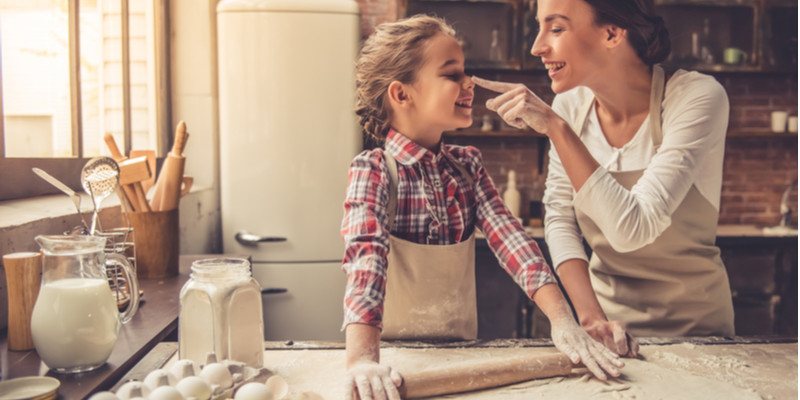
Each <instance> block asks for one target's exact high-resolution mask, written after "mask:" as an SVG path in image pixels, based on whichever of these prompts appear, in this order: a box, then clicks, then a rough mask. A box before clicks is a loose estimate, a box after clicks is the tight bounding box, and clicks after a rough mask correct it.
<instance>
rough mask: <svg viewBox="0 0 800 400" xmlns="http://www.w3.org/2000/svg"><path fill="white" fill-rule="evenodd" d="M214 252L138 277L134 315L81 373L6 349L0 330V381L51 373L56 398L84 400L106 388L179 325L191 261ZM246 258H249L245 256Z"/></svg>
mask: <svg viewBox="0 0 800 400" xmlns="http://www.w3.org/2000/svg"><path fill="white" fill-rule="evenodd" d="M211 257H217V256H215V255H183V256H180V274H179V275H178V276H176V277H174V278H168V279H141V280H139V289H141V290H143V291H144V297H142V299H141V300H142V302H141V303H140V304H139V310H138V311H137V312H136V315H135V316H134V317H133V319H131V321H130V322H128V323H127V324H124V325H122V327H121V328H120V331H119V335H118V338H117V343H116V345H115V346H114V351H113V352H112V353H111V356H110V357H109V359H108V361H107V362H106V364H105V365H103V366H102V367H100V368H98V369H96V370H94V371H90V372H84V373H80V374H57V373H54V372H52V371H50V370H48V369H47V367H46V366H45V365H44V363H42V362H41V359H40V358H39V354H38V353H36V350H30V351H8V349H7V343H6V340H7V333H8V332H7V330H3V331H2V332H0V367H2V371H1V372H0V377H2V380H8V379H12V378H19V377H24V376H50V377H53V378H56V379H58V380H59V381H61V387H59V389H58V393H59V399H69V400H72V399H84V398H87V397H89V396H90V395H91V394H92V393H95V392H98V391H102V390H108V389H109V388H111V387H112V386H113V385H114V384H115V383H116V382H117V381H118V380H120V378H121V377H122V376H123V375H125V373H127V372H128V370H130V369H131V367H133V366H134V365H136V363H137V362H139V361H140V360H141V359H142V357H144V356H145V355H147V354H148V353H149V352H150V351H151V350H152V349H153V348H154V347H156V345H157V344H158V343H160V342H161V341H163V340H165V339H166V338H169V337H170V335H171V334H173V333H174V332H176V331H177V328H178V313H179V310H180V301H179V297H178V295H179V294H180V290H181V288H182V287H183V284H184V283H186V281H187V280H189V273H190V271H191V265H192V262H193V261H195V260H199V259H203V258H211ZM244 258H249V257H244Z"/></svg>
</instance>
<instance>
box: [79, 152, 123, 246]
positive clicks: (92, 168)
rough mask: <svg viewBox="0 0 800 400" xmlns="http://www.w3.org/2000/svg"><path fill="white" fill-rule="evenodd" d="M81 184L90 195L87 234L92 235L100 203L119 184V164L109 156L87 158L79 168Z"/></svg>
mask: <svg viewBox="0 0 800 400" xmlns="http://www.w3.org/2000/svg"><path fill="white" fill-rule="evenodd" d="M81 185H83V189H84V190H86V193H89V196H91V197H92V203H93V206H94V212H93V214H92V226H91V228H89V234H90V235H94V232H95V230H96V228H97V225H98V212H99V211H100V203H101V202H102V201H103V200H105V198H106V197H108V196H109V195H110V194H111V193H114V191H116V190H117V187H118V185H119V165H118V164H117V162H116V161H114V159H112V158H111V157H95V158H93V159H91V160H89V162H87V163H86V165H84V167H83V170H81Z"/></svg>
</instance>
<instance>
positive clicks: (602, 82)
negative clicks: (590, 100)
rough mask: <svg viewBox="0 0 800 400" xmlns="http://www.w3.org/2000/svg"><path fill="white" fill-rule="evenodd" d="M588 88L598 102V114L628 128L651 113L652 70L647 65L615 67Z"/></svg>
mask: <svg viewBox="0 0 800 400" xmlns="http://www.w3.org/2000/svg"><path fill="white" fill-rule="evenodd" d="M598 75H599V76H602V77H603V79H598V81H597V82H593V83H591V84H590V85H587V86H588V87H589V89H591V91H592V92H593V93H594V95H595V97H596V98H597V106H598V111H599V110H602V113H603V114H604V115H606V116H607V117H608V118H610V120H611V121H613V122H614V123H622V124H625V122H626V121H628V120H630V119H635V118H636V117H637V116H640V115H641V114H642V113H647V112H648V111H649V110H650V87H651V81H652V76H653V73H652V69H651V68H650V67H649V66H648V65H646V64H644V63H641V62H640V63H635V64H634V65H627V66H625V67H618V66H613V67H610V68H608V71H605V72H604V73H602V74H598Z"/></svg>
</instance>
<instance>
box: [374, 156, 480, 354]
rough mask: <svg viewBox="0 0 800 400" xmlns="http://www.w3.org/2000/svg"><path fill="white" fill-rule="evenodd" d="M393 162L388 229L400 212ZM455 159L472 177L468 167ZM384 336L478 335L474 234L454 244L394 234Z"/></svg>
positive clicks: (468, 337)
mask: <svg viewBox="0 0 800 400" xmlns="http://www.w3.org/2000/svg"><path fill="white" fill-rule="evenodd" d="M383 154H384V155H385V157H386V164H387V166H388V167H389V175H390V178H391V179H390V181H389V207H388V208H389V210H388V214H389V228H388V229H389V232H391V231H392V225H393V224H394V218H395V214H396V212H397V183H398V180H397V162H396V161H395V159H394V157H392V155H391V154H389V153H388V152H386V151H384V152H383ZM451 162H453V166H455V167H456V168H457V169H458V170H459V171H460V172H461V173H462V174H463V176H464V177H465V178H466V179H467V180H468V181H469V183H470V185H471V184H472V183H473V181H472V178H471V177H470V175H469V173H467V171H466V170H465V169H464V167H462V166H461V165H458V163H456V162H454V161H453V160H451ZM387 261H388V263H387V270H386V297H385V299H384V302H383V331H382V332H381V338H382V339H455V340H472V339H476V338H477V337H478V306H477V300H476V298H475V234H474V233H473V234H472V235H471V236H470V237H469V239H467V240H466V241H463V242H461V243H457V244H453V245H424V244H417V243H413V242H409V241H407V240H403V239H400V238H398V237H395V236H392V235H391V234H390V235H389V254H388V256H387Z"/></svg>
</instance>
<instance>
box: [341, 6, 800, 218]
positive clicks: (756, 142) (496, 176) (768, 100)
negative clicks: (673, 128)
mask: <svg viewBox="0 0 800 400" xmlns="http://www.w3.org/2000/svg"><path fill="white" fill-rule="evenodd" d="M357 1H358V3H359V5H360V6H361V11H362V33H363V34H364V35H365V36H366V35H368V34H369V33H370V32H372V30H373V28H374V27H375V25H377V24H380V23H381V22H385V21H394V20H396V19H397V4H398V3H397V2H398V1H403V0H357ZM467 73H472V74H475V75H478V76H480V77H483V78H487V79H493V80H500V81H505V82H520V83H524V84H525V85H527V86H528V87H529V88H531V89H532V90H533V91H534V92H535V93H537V94H538V95H539V96H540V97H542V99H543V100H545V101H546V102H548V103H552V101H553V97H554V93H553V91H552V90H551V89H550V81H549V78H548V77H547V75H546V73H545V72H544V71H530V72H519V71H467ZM714 77H715V78H716V79H717V80H718V81H719V82H720V83H721V84H722V85H723V87H724V88H725V90H726V91H727V93H728V96H729V99H730V103H731V110H730V116H731V117H730V123H729V131H730V134H729V136H728V139H727V141H726V149H725V165H724V169H723V182H722V199H721V209H720V219H719V221H720V223H721V224H756V225H775V224H777V223H778V222H779V221H780V211H779V208H780V202H781V196H782V194H783V192H784V189H785V188H786V186H787V185H788V184H789V183H790V182H792V181H793V180H797V171H798V170H797V150H798V147H797V135H787V136H774V135H770V113H771V112H772V111H777V110H781V111H788V112H790V114H791V115H797V112H798V108H797V87H798V86H797V75H796V74H758V73H720V74H715V75H714ZM491 97H493V94H492V93H490V92H489V91H486V90H483V89H480V88H479V89H477V90H476V93H475V101H474V102H473V104H474V105H473V107H474V108H473V119H474V121H475V122H474V124H473V127H478V126H480V124H481V122H482V121H481V119H482V118H483V116H484V115H487V114H488V115H490V116H491V117H492V118H493V119H494V122H495V126H496V127H498V128H500V129H513V128H510V127H508V126H507V125H505V124H504V123H503V122H502V121H500V120H499V117H498V116H497V114H495V113H493V112H489V111H488V110H486V108H485V106H484V104H485V103H486V100H488V99H489V98H491ZM447 140H448V141H449V142H450V143H454V144H461V145H471V146H475V147H477V148H479V149H480V150H481V152H482V153H483V158H484V163H485V165H486V168H487V171H488V172H489V174H490V175H491V177H492V179H493V180H494V181H495V184H497V185H498V187H499V189H500V190H501V192H502V190H504V188H505V184H506V181H507V172H508V170H511V169H513V170H515V171H516V173H517V181H518V188H519V190H520V193H521V194H522V201H523V202H522V204H523V207H522V217H523V220H527V217H528V207H526V206H524V205H525V204H528V201H529V200H539V199H541V195H542V191H543V190H544V181H545V178H546V176H547V159H546V150H547V148H546V146H549V144H548V143H547V140H546V139H541V138H536V137H529V138H519V137H516V138H502V137H458V138H448V139H447ZM542 155H544V158H543V159H542ZM540 165H542V166H543V169H541V170H540V168H539V167H540ZM789 204H790V207H791V208H792V211H793V215H792V221H793V224H795V225H796V224H797V214H798V212H797V187H796V185H795V187H794V189H793V190H792V195H791V197H790V202H789Z"/></svg>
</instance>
